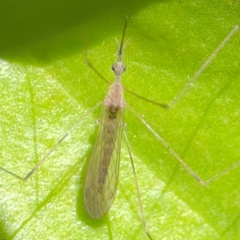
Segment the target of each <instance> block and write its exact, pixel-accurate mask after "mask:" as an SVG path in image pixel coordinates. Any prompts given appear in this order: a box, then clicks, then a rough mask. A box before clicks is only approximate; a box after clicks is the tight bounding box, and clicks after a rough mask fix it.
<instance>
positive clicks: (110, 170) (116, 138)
mask: <svg viewBox="0 0 240 240" xmlns="http://www.w3.org/2000/svg"><path fill="white" fill-rule="evenodd" d="M123 118H124V110H123V109H120V110H118V112H117V114H116V115H115V118H111V117H109V114H108V109H107V108H106V107H104V108H103V111H102V116H101V119H100V125H99V132H98V137H97V141H96V143H95V146H94V150H93V153H92V156H91V160H90V164H89V167H88V172H87V176H86V180H85V186H84V204H85V207H86V210H87V212H88V213H89V215H90V216H92V217H93V218H101V217H102V216H103V215H104V214H105V213H106V212H107V211H108V210H109V209H110V207H111V205H112V203H113V201H114V198H115V195H116V191H117V183H118V175H119V163H120V151H121V138H122V130H123V129H122V128H123Z"/></svg>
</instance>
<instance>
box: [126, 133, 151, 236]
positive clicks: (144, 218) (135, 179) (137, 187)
mask: <svg viewBox="0 0 240 240" xmlns="http://www.w3.org/2000/svg"><path fill="white" fill-rule="evenodd" d="M123 132H124V137H125V141H126V144H127V149H128V154H129V158H130V161H131V165H132V171H133V177H134V183H135V187H136V192H137V197H138V202H139V207H140V213H141V218H142V225H143V229H144V231H145V233H146V235H147V236H148V238H149V239H150V240H152V237H151V235H150V233H149V231H148V228H147V223H146V217H145V213H144V209H143V204H142V199H141V195H140V190H139V186H138V181H137V174H136V171H135V166H134V162H133V158H132V153H131V150H130V145H129V141H128V137H127V134H126V132H125V131H123Z"/></svg>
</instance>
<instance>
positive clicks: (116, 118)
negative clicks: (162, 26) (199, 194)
mask: <svg viewBox="0 0 240 240" xmlns="http://www.w3.org/2000/svg"><path fill="white" fill-rule="evenodd" d="M126 28H127V20H126V22H125V25H124V30H123V34H122V39H121V43H120V46H119V49H118V56H117V62H116V63H115V64H113V66H112V69H113V71H114V73H115V81H114V83H113V84H111V86H110V89H109V92H108V94H107V96H106V98H105V100H104V101H103V110H102V114H101V117H100V124H99V133H98V137H97V140H96V143H95V146H94V150H93V153H92V156H91V159H90V162H89V168H88V172H87V175H86V180H85V185H84V204H85V207H86V210H87V212H88V213H89V215H90V216H91V217H93V218H96V219H98V218H101V217H102V216H103V215H104V214H105V213H106V212H108V211H109V209H110V208H111V206H112V204H113V201H114V198H115V195H116V192H117V183H118V175H119V163H120V150H121V139H122V134H124V135H125V132H124V129H123V127H124V111H125V108H126V107H128V108H129V109H130V111H132V112H133V113H134V114H135V115H136V116H137V117H138V118H139V119H140V121H141V122H142V123H143V124H144V125H145V126H146V127H147V128H148V130H149V131H150V132H152V133H153V135H154V136H155V137H156V138H157V139H158V141H160V142H161V143H162V144H163V145H164V146H165V147H166V148H167V149H168V150H169V152H170V153H171V154H172V155H173V156H174V157H175V158H176V159H177V160H178V161H179V162H180V163H181V164H182V165H183V167H184V168H185V169H186V170H187V171H188V172H189V173H190V174H191V175H192V176H193V177H194V178H195V179H196V180H197V181H198V182H199V183H200V184H202V185H205V184H208V183H210V182H211V181H213V180H215V179H216V178H218V177H220V176H221V175H223V174H224V173H226V172H228V171H229V170H230V169H232V168H235V167H237V166H238V165H239V164H240V162H237V163H235V164H234V165H232V166H231V167H229V168H227V169H225V170H224V171H222V172H221V173H219V174H217V175H215V176H214V177H212V178H211V179H209V180H207V181H205V182H204V181H203V180H202V179H201V178H200V177H199V176H198V175H197V174H196V173H195V172H194V171H193V170H192V169H191V168H190V167H189V166H188V165H187V164H186V163H185V162H184V161H183V160H182V159H181V158H180V157H179V156H178V154H177V153H176V152H175V151H174V150H173V149H172V148H171V147H170V146H169V145H168V143H167V142H166V141H164V140H163V139H162V138H161V137H160V136H159V135H158V134H157V133H156V132H155V131H154V130H153V129H152V128H151V126H150V125H149V124H148V123H147V122H146V121H145V120H144V119H143V118H142V117H141V116H140V115H139V114H138V113H137V112H136V111H135V110H134V109H132V108H131V107H130V106H129V105H128V104H127V103H126V102H125V100H124V97H123V91H124V90H125V91H128V92H129V93H130V94H133V95H135V96H137V97H139V98H141V99H144V100H146V101H148V102H150V103H152V104H155V105H157V106H160V107H163V108H166V109H167V108H171V107H173V106H174V105H175V104H176V103H177V102H178V101H179V99H180V98H181V97H182V96H183V95H184V94H185V92H186V91H187V90H188V89H189V88H190V87H191V85H193V83H194V82H195V81H196V80H197V78H198V77H199V76H200V75H201V73H202V72H203V71H204V70H205V68H206V67H207V66H208V65H209V64H210V63H211V61H212V60H213V59H214V58H215V57H216V55H217V54H218V52H219V51H220V50H221V49H222V47H223V46H224V45H225V44H226V42H227V41H228V40H229V39H230V38H231V37H232V36H233V35H234V34H235V33H236V31H237V30H238V29H239V26H237V27H235V28H234V29H233V30H232V31H231V32H230V33H229V35H228V36H227V37H226V38H225V40H224V41H223V42H222V43H221V44H220V45H219V47H218V48H217V49H216V50H215V51H214V52H213V53H212V54H211V56H210V57H209V58H208V59H207V61H205V63H204V64H203V65H202V67H201V68H200V69H199V71H197V72H196V74H195V75H194V77H193V78H192V79H191V80H190V81H189V83H188V84H187V85H186V87H185V88H184V89H183V90H182V91H181V92H180V94H179V95H177V96H176V98H175V99H174V100H173V102H172V103H171V104H170V105H166V104H162V103H157V102H154V101H151V100H149V99H146V98H144V97H141V96H139V95H137V94H135V93H132V92H131V91H129V90H128V89H126V88H124V87H123V86H122V85H121V75H122V74H123V73H124V72H125V69H126V68H125V65H124V64H123V62H122V57H123V43H124V37H125V32H126ZM87 64H88V65H89V67H90V68H92V69H93V70H94V71H95V72H96V73H97V74H98V75H99V76H100V77H101V78H102V79H103V80H105V81H107V80H106V79H105V78H104V77H102V75H101V74H100V73H99V72H98V71H97V70H96V69H95V68H94V67H93V66H92V65H91V63H90V62H88V61H87ZM107 83H109V82H108V81H107ZM99 105H100V104H98V105H97V106H96V107H98V106H99ZM96 107H95V108H96ZM95 108H94V109H95ZM91 111H92V110H90V112H91ZM78 125H79V122H78V123H76V124H75V125H74V126H73V127H72V128H71V129H70V130H69V131H68V132H67V133H66V134H65V135H64V136H63V137H62V138H61V139H60V140H59V141H58V142H57V144H56V145H55V146H54V147H53V148H52V149H51V150H50V151H49V152H48V153H47V154H46V155H45V156H44V157H43V158H42V159H41V160H40V161H39V163H38V164H37V165H35V167H34V168H33V169H32V170H31V171H30V172H29V173H28V174H27V175H26V176H25V177H24V178H21V177H19V176H17V175H16V174H14V173H12V172H10V171H8V170H6V169H3V168H1V169H2V170H4V171H6V172H8V173H10V174H12V175H14V176H15V177H18V178H20V179H24V180H27V179H28V178H29V177H30V176H31V175H32V174H33V173H34V172H35V171H36V170H37V169H38V168H39V167H40V166H41V165H42V164H43V163H44V162H45V161H46V159H47V158H48V157H49V155H51V154H52V152H53V151H54V150H55V149H56V148H57V147H58V146H59V145H60V144H61V143H62V141H63V140H64V139H65V138H66V137H67V136H68V135H69V134H70V133H71V132H72V131H73V130H74V129H75V128H76V126H78ZM125 137H126V136H125ZM129 154H130V160H131V164H132V167H133V172H134V178H135V185H136V189H137V195H138V199H139V203H140V210H141V215H142V223H143V226H144V230H145V232H146V234H147V236H148V238H149V239H152V238H151V236H150V234H149V231H148V229H147V227H146V220H145V216H144V212H143V207H142V204H141V198H140V194H139V188H138V184H137V180H136V174H135V168H134V165H133V160H132V156H131V152H130V150H129Z"/></svg>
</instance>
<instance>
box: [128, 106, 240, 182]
mask: <svg viewBox="0 0 240 240" xmlns="http://www.w3.org/2000/svg"><path fill="white" fill-rule="evenodd" d="M127 107H128V109H129V110H130V111H131V112H132V113H133V114H134V115H135V116H136V117H137V118H138V119H139V120H140V121H141V122H142V124H143V125H144V126H145V127H146V128H147V129H148V130H149V131H150V132H151V133H152V134H153V135H154V136H155V137H156V139H157V140H158V141H159V142H161V143H162V145H163V146H164V147H165V148H166V149H167V150H168V151H169V152H170V154H171V155H172V156H173V157H174V158H175V159H176V160H178V162H179V163H181V165H182V166H183V167H184V168H185V169H186V170H187V171H188V172H189V173H190V175H191V176H192V177H193V178H195V179H196V180H197V182H198V183H200V184H201V185H208V184H209V183H211V182H212V181H214V180H216V179H217V178H219V177H221V176H222V175H224V174H226V173H227V172H229V171H230V170H232V169H235V168H236V167H238V166H239V165H240V160H239V161H237V162H236V163H235V164H233V165H232V166H230V167H228V168H226V169H224V170H223V171H221V172H220V173H218V174H217V175H215V176H213V177H211V178H209V179H207V180H202V179H201V178H200V177H199V176H198V175H197V173H195V172H194V171H193V169H192V168H191V167H189V166H188V165H187V164H186V163H185V162H184V161H183V160H182V159H181V158H180V157H179V155H178V154H177V153H176V152H175V151H174V150H173V148H171V147H170V145H169V143H167V142H166V141H165V140H164V139H163V138H162V137H160V136H159V134H157V133H156V131H154V130H153V128H152V127H151V126H150V125H149V124H148V123H147V122H146V121H145V120H144V119H143V118H142V117H141V116H140V115H139V114H138V113H137V112H136V111H135V110H134V109H133V108H132V107H130V106H129V105H127Z"/></svg>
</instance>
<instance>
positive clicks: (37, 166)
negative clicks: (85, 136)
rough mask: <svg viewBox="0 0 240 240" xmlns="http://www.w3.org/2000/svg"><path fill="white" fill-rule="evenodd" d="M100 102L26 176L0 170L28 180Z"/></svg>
mask: <svg viewBox="0 0 240 240" xmlns="http://www.w3.org/2000/svg"><path fill="white" fill-rule="evenodd" d="M101 103H102V102H99V103H98V104H97V105H96V106H95V107H93V108H91V109H90V110H89V111H87V113H86V114H85V115H84V116H83V117H82V118H81V119H79V120H78V121H77V122H76V123H75V124H74V125H73V126H72V127H71V129H70V130H68V132H67V133H66V134H65V135H64V136H62V138H61V139H60V140H58V142H57V143H56V144H55V145H54V146H53V147H52V148H51V149H50V150H49V151H48V152H47V153H46V154H45V155H44V156H43V157H42V159H40V161H39V162H38V163H37V164H36V165H35V166H34V167H33V168H32V169H31V170H30V171H29V172H28V173H27V174H26V176H24V177H21V176H19V175H17V174H15V173H13V172H11V171H8V170H7V169H5V168H2V167H0V169H1V170H3V171H5V172H7V173H9V174H11V175H13V176H14V177H16V178H18V179H20V180H27V179H28V178H30V177H31V176H32V175H33V173H34V172H35V171H36V170H37V169H38V168H40V167H41V166H42V165H43V164H44V163H45V162H46V160H47V159H48V157H49V156H50V155H51V154H52V153H53V152H54V151H55V150H56V149H57V148H58V146H59V145H60V144H61V143H62V142H63V141H64V140H65V139H66V138H67V137H68V136H69V135H70V133H71V132H72V131H73V130H74V129H76V128H77V127H78V126H79V125H80V123H81V122H82V121H83V119H84V118H85V117H86V116H88V115H89V114H90V113H92V112H93V111H94V110H95V109H96V108H97V107H99V105H100V104H101Z"/></svg>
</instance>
